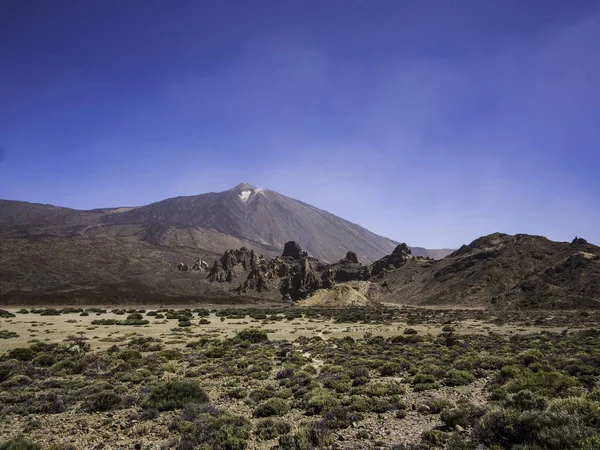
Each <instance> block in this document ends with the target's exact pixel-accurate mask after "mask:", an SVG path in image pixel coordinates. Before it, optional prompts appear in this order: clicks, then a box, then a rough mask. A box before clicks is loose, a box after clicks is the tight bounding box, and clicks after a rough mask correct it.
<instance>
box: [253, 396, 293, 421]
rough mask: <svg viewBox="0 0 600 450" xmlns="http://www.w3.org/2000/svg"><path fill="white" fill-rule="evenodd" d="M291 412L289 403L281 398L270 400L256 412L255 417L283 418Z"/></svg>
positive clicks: (259, 406) (262, 404)
mask: <svg viewBox="0 0 600 450" xmlns="http://www.w3.org/2000/svg"><path fill="white" fill-rule="evenodd" d="M289 410H290V405H289V403H288V402H286V401H285V400H283V399H281V398H270V399H269V400H267V401H265V402H263V403H261V404H260V405H258V407H257V408H256V409H255V410H254V417H271V416H283V415H285V414H287V413H288V412H289Z"/></svg>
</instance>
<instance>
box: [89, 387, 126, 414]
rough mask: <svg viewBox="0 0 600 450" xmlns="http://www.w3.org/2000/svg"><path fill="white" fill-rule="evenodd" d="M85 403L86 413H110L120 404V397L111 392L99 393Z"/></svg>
mask: <svg viewBox="0 0 600 450" xmlns="http://www.w3.org/2000/svg"><path fill="white" fill-rule="evenodd" d="M86 403H87V407H86V409H87V410H88V411H110V410H111V409H114V408H116V407H118V406H119V405H120V404H121V396H120V395H118V394H116V393H115V392H113V391H105V392H100V393H99V394H96V395H94V396H93V397H92V398H91V399H90V400H89V401H88V402H86Z"/></svg>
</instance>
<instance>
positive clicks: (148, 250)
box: [0, 184, 439, 303]
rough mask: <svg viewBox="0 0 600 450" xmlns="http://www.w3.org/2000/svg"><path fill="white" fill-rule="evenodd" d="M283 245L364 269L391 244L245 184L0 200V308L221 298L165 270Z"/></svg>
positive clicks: (222, 293) (195, 279)
mask: <svg viewBox="0 0 600 450" xmlns="http://www.w3.org/2000/svg"><path fill="white" fill-rule="evenodd" d="M290 240H295V241H297V242H299V243H300V244H301V245H302V246H303V248H305V249H306V250H307V251H308V253H309V254H310V256H312V257H314V258H319V259H320V260H322V261H324V262H327V261H337V260H339V259H340V258H342V257H343V256H344V255H345V254H346V252H347V251H348V249H350V248H352V249H354V250H355V251H356V252H357V254H358V256H359V257H360V258H361V260H364V261H367V262H368V261H374V260H376V259H378V258H380V257H381V256H383V255H385V254H386V253H389V252H391V251H392V250H393V249H394V247H395V245H396V243H395V242H394V241H392V240H390V239H387V238H384V237H381V236H377V235H375V234H373V233H371V232H369V231H368V230H366V229H364V228H362V227H360V226H358V225H355V224H352V223H350V222H348V221H346V220H343V219H341V218H339V217H336V216H334V215H332V214H330V213H328V212H326V211H322V210H320V209H317V208H315V207H312V206H310V205H307V204H305V203H303V202H300V201H298V200H294V199H292V198H289V197H286V196H284V195H281V194H278V193H277V192H274V191H270V190H267V189H257V188H254V187H253V186H250V185H247V184H240V185H238V186H236V187H234V188H232V189H230V190H228V191H224V192H218V193H207V194H201V195H196V196H190V197H177V198H173V199H168V200H164V201H161V202H157V203H152V204H150V205H147V206H141V207H120V208H106V209H96V210H90V211H79V210H74V209H69V208H61V207H57V206H52V205H41V204H32V203H26V202H17V201H9V200H0V302H2V303H7V302H13V303H17V302H23V301H29V302H35V301H37V300H39V301H56V302H73V301H79V302H86V301H102V300H107V301H118V299H122V298H125V299H129V300H132V299H150V298H173V299H195V298H215V297H225V298H226V297H227V296H228V295H229V291H228V290H227V289H222V288H221V287H220V286H218V285H215V284H212V283H206V282H205V280H204V279H205V277H206V272H203V271H202V270H200V271H189V272H187V273H185V271H177V270H175V271H174V270H173V268H174V267H177V266H178V265H179V264H181V263H183V265H184V266H188V267H190V268H193V266H194V264H195V263H196V262H197V261H198V259H202V260H204V261H213V260H214V259H215V258H218V257H219V256H220V255H222V254H223V252H224V251H226V250H228V249H232V248H241V247H245V248H247V249H249V250H254V251H256V252H257V253H259V254H264V255H268V256H275V255H278V254H281V251H282V249H283V244H284V243H285V242H287V241H290ZM423 252H425V253H427V250H423ZM438 256H439V255H438ZM192 274H193V275H192Z"/></svg>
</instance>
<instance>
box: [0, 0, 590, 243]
mask: <svg viewBox="0 0 600 450" xmlns="http://www.w3.org/2000/svg"><path fill="white" fill-rule="evenodd" d="M258 5H259V4H258V3H257V4H255V5H252V4H251V2H241V1H223V2H195V1H184V0H181V1H178V2H176V3H174V4H166V3H165V2H161V1H141V0H129V1H127V2H118V1H114V0H107V1H103V2H73V1H67V0H58V1H55V2H45V1H42V0H25V1H20V2H17V1H12V2H10V1H9V2H5V3H3V4H2V5H0V103H1V104H2V108H0V198H3V199H11V200H21V201H29V202H35V203H48V204H54V205H57V206H64V207H71V208H76V209H94V208H103V207H118V206H139V205H143V204H148V203H151V202H155V201H159V200H162V199H165V198H170V197H176V196H180V195H196V194H201V193H205V192H211V191H214V192H218V191H223V190H227V189H230V188H231V187H233V186H235V185H237V184H238V183H240V182H248V183H250V184H252V185H254V186H256V187H258V188H267V189H272V190H274V191H277V192H279V193H281V194H284V195H287V196H289V197H292V198H295V199H297V200H300V201H303V202H305V203H309V204H311V205H314V206H315V207H318V208H321V209H324V210H326V211H329V212H330V213H332V214H335V215H338V216H340V217H342V218H344V219H346V220H349V221H351V222H354V223H357V224H359V225H361V226H363V227H365V228H367V229H369V230H370V231H372V232H374V233H377V234H379V235H382V236H385V237H388V238H390V239H393V240H396V241H400V242H407V243H408V244H409V245H411V246H420V247H426V248H457V247H459V246H460V245H462V244H465V243H468V242H470V241H472V240H473V239H475V238H477V237H479V236H482V235H486V234H489V233H492V232H496V231H499V232H503V233H509V234H515V233H528V234H536V235H543V236H546V237H548V238H549V239H552V240H559V241H570V240H572V239H573V238H574V237H575V236H576V235H577V236H579V237H583V238H585V239H587V240H588V241H590V242H592V243H596V244H600V227H598V223H600V200H599V199H600V179H599V178H598V169H597V167H600V151H599V150H598V148H597V147H598V142H600V139H599V138H600V136H599V134H600V127H598V123H597V122H598V117H600V87H599V86H598V82H597V80H598V79H600V52H598V51H597V48H596V47H597V43H598V42H600V5H598V3H597V2H591V1H575V2H569V3H568V4H567V3H563V2H551V3H548V2H542V1H529V2H517V1H502V2H500V1H496V2H476V1H459V2H452V3H451V4H450V2H442V1H424V2H418V3H416V4H415V3H410V2H397V1H382V2H378V3H377V4H376V5H374V4H373V3H372V2H365V1H359V0H356V1H354V0H345V1H342V0H331V1H326V2H314V1H306V2H275V1H265V2H260V6H258Z"/></svg>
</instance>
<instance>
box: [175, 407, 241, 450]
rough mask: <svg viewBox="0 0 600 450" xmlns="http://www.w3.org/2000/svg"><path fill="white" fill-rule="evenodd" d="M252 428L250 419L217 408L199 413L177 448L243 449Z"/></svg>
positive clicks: (180, 449) (181, 449)
mask: <svg viewBox="0 0 600 450" xmlns="http://www.w3.org/2000/svg"><path fill="white" fill-rule="evenodd" d="M251 429H252V426H251V424H250V421H249V420H248V419H246V418H245V417H242V416H236V415H232V414H229V413H226V412H221V411H219V410H216V409H215V410H214V411H212V412H208V413H203V414H200V415H198V417H197V418H196V419H195V421H194V423H193V424H192V425H191V427H188V430H187V431H186V432H185V434H184V435H183V436H182V439H181V442H180V444H179V446H178V447H177V449H178V450H183V449H191V448H199V449H202V450H204V449H207V450H208V449H210V450H243V449H245V448H246V446H247V440H248V438H249V437H250V431H251Z"/></svg>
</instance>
